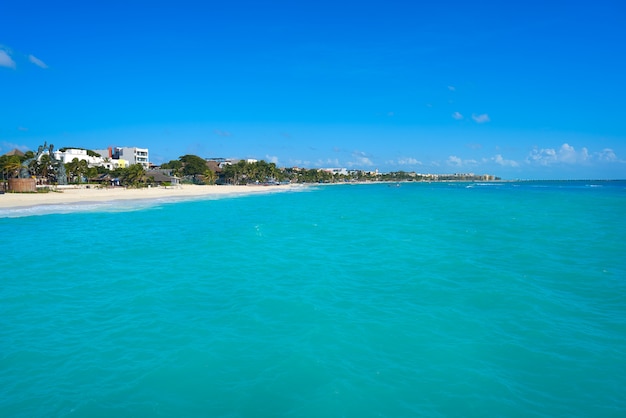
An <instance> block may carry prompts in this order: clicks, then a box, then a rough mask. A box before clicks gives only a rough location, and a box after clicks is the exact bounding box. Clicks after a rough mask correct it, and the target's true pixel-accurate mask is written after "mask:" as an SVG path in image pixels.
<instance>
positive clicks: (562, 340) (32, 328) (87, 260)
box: [0, 182, 626, 417]
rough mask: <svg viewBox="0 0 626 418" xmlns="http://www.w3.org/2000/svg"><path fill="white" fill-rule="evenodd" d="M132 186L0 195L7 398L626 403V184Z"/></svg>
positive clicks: (243, 407)
mask: <svg viewBox="0 0 626 418" xmlns="http://www.w3.org/2000/svg"><path fill="white" fill-rule="evenodd" d="M1 198H2V196H0V199H1ZM136 203H137V202H135V203H128V202H126V203H112V204H106V205H83V206H80V207H70V208H68V207H62V206H57V207H48V208H43V209H42V208H39V209H36V210H17V211H16V210H13V211H7V210H0V233H1V237H2V239H1V240H0V250H1V251H0V257H1V258H0V277H1V281H0V416H3V417H40V416H41V417H44V416H45V417H66V416H71V417H110V416H121V417H123V416H133V417H146V416H187V417H193V416H203V417H283V416H286V417H414V416H426V417H447V416H464V417H484V416H502V417H504V416H506V417H555V416H581V417H592V416H593V417H623V416H626V392H625V390H626V256H625V254H626V216H625V215H626V183H625V182H596V183H591V182H552V183H551V182H523V183H498V184H476V183H450V184H446V183H432V184H426V183H420V184H412V183H411V184H408V183H403V184H401V185H399V187H398V186H396V185H395V184H390V185H387V184H373V185H338V186H313V187H310V188H306V189H304V190H301V191H297V192H287V193H275V194H267V195H255V196H247V197H236V198H222V199H218V200H196V201H188V202H176V203H172V202H165V201H161V202H153V203H149V204H147V203H145V202H143V203H141V204H140V205H138V204H136Z"/></svg>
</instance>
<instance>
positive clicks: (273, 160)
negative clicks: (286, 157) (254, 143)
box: [265, 155, 278, 165]
mask: <svg viewBox="0 0 626 418" xmlns="http://www.w3.org/2000/svg"><path fill="white" fill-rule="evenodd" d="M265 159H266V160H267V161H268V162H270V163H274V164H276V165H278V157H277V156H275V155H266V156H265Z"/></svg>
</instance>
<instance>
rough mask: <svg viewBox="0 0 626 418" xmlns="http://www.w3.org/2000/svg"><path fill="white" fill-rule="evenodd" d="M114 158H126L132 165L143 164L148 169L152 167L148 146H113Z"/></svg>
mask: <svg viewBox="0 0 626 418" xmlns="http://www.w3.org/2000/svg"><path fill="white" fill-rule="evenodd" d="M113 159H115V160H121V159H124V160H126V161H128V163H129V164H130V165H133V164H141V165H142V166H143V168H145V169H146V170H147V169H148V168H149V167H150V160H149V158H148V148H136V147H115V148H113Z"/></svg>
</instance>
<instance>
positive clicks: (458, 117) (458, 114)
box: [452, 112, 463, 120]
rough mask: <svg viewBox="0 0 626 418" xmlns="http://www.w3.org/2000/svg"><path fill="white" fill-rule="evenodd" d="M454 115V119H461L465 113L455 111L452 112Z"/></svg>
mask: <svg viewBox="0 0 626 418" xmlns="http://www.w3.org/2000/svg"><path fill="white" fill-rule="evenodd" d="M452 117H453V118H454V119H456V120H461V119H463V115H462V114H460V113H459V112H454V113H453V114H452Z"/></svg>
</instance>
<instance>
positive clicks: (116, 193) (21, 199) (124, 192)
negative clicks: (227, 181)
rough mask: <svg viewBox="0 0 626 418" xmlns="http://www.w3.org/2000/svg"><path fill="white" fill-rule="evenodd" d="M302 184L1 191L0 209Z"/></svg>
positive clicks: (217, 193)
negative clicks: (3, 192) (44, 191)
mask: <svg viewBox="0 0 626 418" xmlns="http://www.w3.org/2000/svg"><path fill="white" fill-rule="evenodd" d="M301 187H303V186H302V185H291V184H289V185H272V186H196V185H183V186H180V187H168V188H164V187H151V188H142V189H126V188H123V187H116V188H96V187H90V188H87V187H85V186H82V187H73V186H68V187H66V188H59V190H58V191H56V192H48V193H5V194H1V195H0V209H18V208H28V207H34V206H41V205H63V204H76V203H97V202H110V201H117V200H145V199H170V198H172V199H187V198H188V199H193V198H202V197H212V196H216V197H217V196H235V195H246V194H255V193H272V192H280V191H289V190H293V189H295V188H301Z"/></svg>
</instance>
